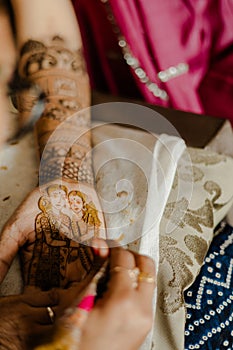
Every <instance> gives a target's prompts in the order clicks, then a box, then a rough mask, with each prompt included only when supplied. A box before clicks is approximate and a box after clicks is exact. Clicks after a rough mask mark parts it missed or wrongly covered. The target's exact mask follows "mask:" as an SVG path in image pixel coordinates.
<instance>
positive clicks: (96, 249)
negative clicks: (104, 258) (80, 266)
mask: <svg viewBox="0 0 233 350" xmlns="http://www.w3.org/2000/svg"><path fill="white" fill-rule="evenodd" d="M92 249H93V252H94V254H95V255H97V256H99V255H100V250H99V248H96V247H92Z"/></svg>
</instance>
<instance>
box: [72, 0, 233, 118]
mask: <svg viewBox="0 0 233 350" xmlns="http://www.w3.org/2000/svg"><path fill="white" fill-rule="evenodd" d="M109 3H110V4H111V8H112V11H113V14H114V16H115V18H116V21H117V24H118V26H119V28H120V30H121V32H122V34H123V35H124V36H125V38H126V41H127V43H128V44H129V46H130V48H131V51H132V53H133V54H134V56H135V57H136V58H137V59H138V60H139V62H140V65H141V67H142V68H143V69H144V70H145V72H146V73H147V75H148V76H149V77H150V80H152V81H155V82H156V83H157V84H158V85H159V86H160V87H161V88H162V89H164V90H165V91H166V92H167V93H168V96H169V100H168V101H162V100H161V99H159V98H157V97H155V96H153V94H152V93H151V92H150V91H149V90H148V88H147V87H146V86H145V84H143V83H141V82H140V81H139V79H138V77H137V76H136V75H135V73H134V72H133V70H131V68H129V67H128V66H126V63H125V62H124V59H123V55H122V52H121V50H120V48H119V47H118V45H117V38H116V35H115V34H114V33H113V28H112V26H111V24H110V23H109V21H108V20H107V13H106V9H105V6H106V5H105V4H104V3H102V2H101V1H100V0H88V1H87V0H74V6H75V10H76V13H77V16H78V20H79V23H80V28H81V33H82V36H83V42H84V48H85V54H86V58H87V63H88V70H89V73H90V77H91V80H92V84H93V86H94V87H97V88H102V89H105V90H108V91H110V92H111V93H115V94H121V95H130V94H131V95H135V94H138V93H139V94H140V95H141V97H143V98H144V99H145V100H146V101H147V102H150V103H153V104H157V105H163V106H169V107H173V108H176V109H181V110H186V111H191V112H195V113H204V114H210V115H213V116H220V117H225V118H229V119H231V121H232V122H233V2H232V1H231V0H174V1H171V0H162V1H161V0H146V1H145V0H109ZM179 63H187V64H188V65H189V71H188V72H187V73H185V74H183V75H180V76H178V77H175V78H173V79H171V80H169V81H167V82H166V83H163V82H160V81H159V80H158V77H157V74H158V72H159V71H161V70H166V69H167V68H169V67H171V66H176V65H178V64H179ZM129 73H130V74H129ZM130 90H131V92H132V93H131V92H130Z"/></svg>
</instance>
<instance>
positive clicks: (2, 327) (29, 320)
mask: <svg viewBox="0 0 233 350" xmlns="http://www.w3.org/2000/svg"><path fill="white" fill-rule="evenodd" d="M93 275H94V272H92V273H90V274H89V276H88V278H87V280H86V281H85V282H84V281H83V282H81V283H79V284H75V285H72V286H71V287H69V288H68V289H52V290H50V291H48V292H41V291H40V290H39V289H38V288H35V287H27V288H25V290H24V293H23V294H21V295H16V296H15V295H14V296H7V297H2V298H0V348H1V349H2V347H3V348H4V350H26V349H28V350H31V349H32V348H34V347H35V346H36V345H38V344H39V343H43V342H46V341H47V340H48V339H50V338H52V336H53V332H54V330H55V329H54V328H55V327H54V324H53V322H52V320H51V318H50V316H49V313H48V310H47V307H50V308H51V309H52V311H53V312H54V321H57V320H58V319H59V317H61V316H63V314H64V311H65V310H66V309H67V308H69V307H70V306H72V305H73V303H75V301H76V300H77V297H78V296H79V295H80V293H82V291H83V289H84V288H85V287H86V284H87V283H89V282H90V281H91V279H92V277H93Z"/></svg>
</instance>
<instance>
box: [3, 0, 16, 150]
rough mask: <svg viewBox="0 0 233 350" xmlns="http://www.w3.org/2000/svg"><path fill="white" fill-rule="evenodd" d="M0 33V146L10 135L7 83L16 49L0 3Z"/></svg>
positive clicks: (12, 68)
mask: <svg viewBox="0 0 233 350" xmlns="http://www.w3.org/2000/svg"><path fill="white" fill-rule="evenodd" d="M0 33H1V35H2V37H3V38H4V40H1V42H0V125H1V128H0V148H1V147H2V146H3V144H4V142H5V141H6V140H7V138H8V137H9V136H10V123H9V121H10V120H11V116H10V113H9V101H8V98H7V92H8V91H7V90H8V83H9V81H10V79H11V77H12V74H13V71H14V68H15V61H16V49H15V44H14V40H13V34H12V30H11V23H10V18H9V15H8V12H7V9H6V8H5V6H4V5H3V4H0Z"/></svg>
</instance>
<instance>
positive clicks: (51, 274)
mask: <svg viewBox="0 0 233 350" xmlns="http://www.w3.org/2000/svg"><path fill="white" fill-rule="evenodd" d="M46 193H47V194H46V195H43V196H42V197H40V199H39V201H38V207H39V209H40V213H39V214H38V215H37V216H36V219H35V237H34V240H33V241H30V242H28V243H27V245H26V246H25V247H24V248H23V250H22V262H23V267H24V275H25V276H26V277H25V283H26V284H28V285H34V286H37V287H40V288H41V289H42V290H48V289H51V288H53V287H65V286H67V285H68V283H70V282H72V281H76V282H79V281H81V280H83V279H84V278H85V277H86V274H88V273H89V272H90V270H91V269H92V268H93V267H95V266H94V262H93V260H94V257H93V253H92V250H91V249H90V247H87V246H85V245H83V244H82V243H81V242H82V241H87V240H88V239H90V238H91V237H93V236H94V235H95V236H96V235H97V234H98V227H99V226H100V225H101V222H100V220H99V218H98V213H97V210H96V208H95V206H94V204H93V202H88V201H87V195H85V193H83V192H80V191H77V190H72V191H70V192H68V188H67V187H66V186H64V185H58V184H55V185H50V186H49V187H47V189H46ZM29 250H31V256H30V258H29V254H28V252H29Z"/></svg>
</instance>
